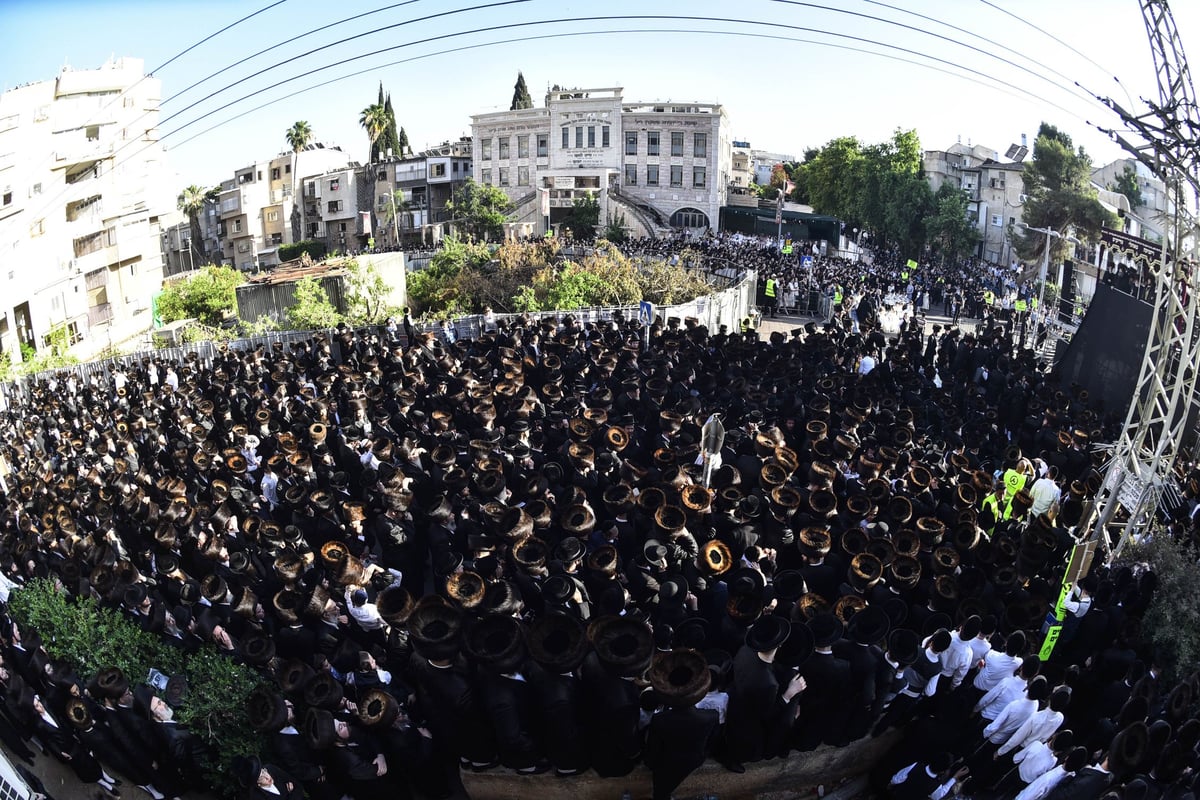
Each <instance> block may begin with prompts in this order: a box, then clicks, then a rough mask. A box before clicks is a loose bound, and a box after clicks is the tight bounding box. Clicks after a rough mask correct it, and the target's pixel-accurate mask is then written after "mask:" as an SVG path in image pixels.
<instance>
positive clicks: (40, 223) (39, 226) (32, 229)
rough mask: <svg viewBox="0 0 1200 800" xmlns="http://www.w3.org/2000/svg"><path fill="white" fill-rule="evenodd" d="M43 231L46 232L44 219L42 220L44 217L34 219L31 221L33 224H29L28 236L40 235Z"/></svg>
mask: <svg viewBox="0 0 1200 800" xmlns="http://www.w3.org/2000/svg"><path fill="white" fill-rule="evenodd" d="M45 232H46V220H44V219H35V220H34V221H33V224H32V225H30V226H29V235H30V236H41V235H42V234H43V233H45Z"/></svg>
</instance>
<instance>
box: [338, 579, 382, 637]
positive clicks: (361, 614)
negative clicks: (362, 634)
mask: <svg viewBox="0 0 1200 800" xmlns="http://www.w3.org/2000/svg"><path fill="white" fill-rule="evenodd" d="M351 594H353V592H351V591H350V587H349V586H347V587H346V613H347V614H349V615H350V616H352V617H354V621H355V622H357V623H358V627H360V628H362V629H363V630H364V631H377V630H379V629H380V628H382V627H383V617H381V616H379V609H378V608H376V607H375V604H374V603H363V604H362V605H361V606H356V605H354V601H353V600H351V599H350V595H351Z"/></svg>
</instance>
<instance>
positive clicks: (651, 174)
mask: <svg viewBox="0 0 1200 800" xmlns="http://www.w3.org/2000/svg"><path fill="white" fill-rule="evenodd" d="M646 185H647V186H658V164H647V165H646Z"/></svg>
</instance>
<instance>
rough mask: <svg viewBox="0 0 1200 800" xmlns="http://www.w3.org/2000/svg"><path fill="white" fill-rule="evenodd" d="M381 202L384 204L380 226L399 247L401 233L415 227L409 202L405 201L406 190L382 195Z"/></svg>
mask: <svg viewBox="0 0 1200 800" xmlns="http://www.w3.org/2000/svg"><path fill="white" fill-rule="evenodd" d="M380 200H381V201H382V203H383V205H382V206H381V207H380V216H381V217H382V219H381V221H380V224H381V225H382V226H383V228H384V230H385V231H387V233H388V235H389V236H390V237H392V238H394V239H395V240H396V244H397V245H399V244H400V233H399V231H401V230H410V229H411V228H412V226H413V217H412V209H411V207H410V206H409V203H408V201H407V200H405V199H404V190H403V189H393V190H392V191H390V192H388V193H386V194H384V195H381V197H380Z"/></svg>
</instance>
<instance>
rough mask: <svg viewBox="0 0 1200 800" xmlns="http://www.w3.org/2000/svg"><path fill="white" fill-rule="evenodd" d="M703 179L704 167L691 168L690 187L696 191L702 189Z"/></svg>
mask: <svg viewBox="0 0 1200 800" xmlns="http://www.w3.org/2000/svg"><path fill="white" fill-rule="evenodd" d="M704 178H705V175H704V167H692V186H694V187H695V188H697V189H703V188H704V183H705V181H704Z"/></svg>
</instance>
